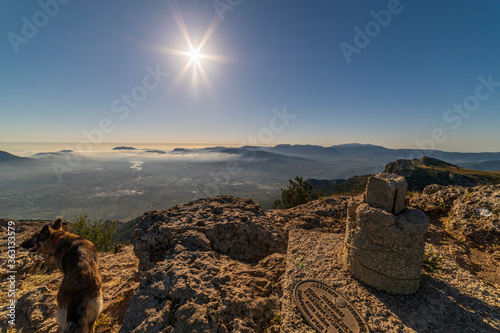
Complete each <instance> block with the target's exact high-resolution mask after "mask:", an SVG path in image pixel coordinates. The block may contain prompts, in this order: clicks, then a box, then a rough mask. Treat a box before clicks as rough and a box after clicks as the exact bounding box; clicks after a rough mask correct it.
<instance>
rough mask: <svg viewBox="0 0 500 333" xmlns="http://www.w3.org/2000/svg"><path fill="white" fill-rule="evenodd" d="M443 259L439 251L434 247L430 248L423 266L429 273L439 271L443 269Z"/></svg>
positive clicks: (425, 254) (426, 252)
mask: <svg viewBox="0 0 500 333" xmlns="http://www.w3.org/2000/svg"><path fill="white" fill-rule="evenodd" d="M442 261H443V257H442V256H441V255H440V254H439V253H437V252H435V251H434V250H433V249H432V248H430V249H428V250H426V251H425V253H424V262H423V267H422V268H423V269H424V271H426V272H427V273H435V272H438V271H440V270H443V268H442Z"/></svg>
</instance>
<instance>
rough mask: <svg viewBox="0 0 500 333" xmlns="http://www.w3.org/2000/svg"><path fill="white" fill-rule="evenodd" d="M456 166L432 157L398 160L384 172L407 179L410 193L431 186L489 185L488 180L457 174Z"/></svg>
mask: <svg viewBox="0 0 500 333" xmlns="http://www.w3.org/2000/svg"><path fill="white" fill-rule="evenodd" d="M458 169H459V168H458V167H457V166H456V165H453V164H450V163H447V162H444V161H441V160H438V159H436V158H432V157H426V156H424V157H422V158H420V159H416V158H414V159H412V160H397V161H395V162H391V163H388V164H387V165H386V167H385V170H384V172H386V173H394V174H397V175H400V176H403V177H405V179H406V182H407V183H408V190H409V191H417V192H422V190H423V189H424V188H425V187H426V186H428V185H431V184H438V185H444V186H447V185H459V186H464V187H470V186H476V185H480V184H487V183H488V181H487V179H485V178H483V177H477V176H469V175H462V174H459V173H457V172H456V171H458Z"/></svg>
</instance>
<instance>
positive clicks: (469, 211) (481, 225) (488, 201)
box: [410, 185, 500, 248]
mask: <svg viewBox="0 0 500 333" xmlns="http://www.w3.org/2000/svg"><path fill="white" fill-rule="evenodd" d="M410 204H411V205H412V206H414V207H418V208H420V209H422V210H424V211H426V212H427V213H428V214H432V215H434V216H437V217H442V218H443V219H444V222H445V225H444V227H445V228H446V230H448V231H449V232H450V233H451V234H453V235H454V236H455V237H456V238H458V239H460V240H462V241H464V242H466V243H467V244H469V246H473V247H480V248H492V247H498V246H499V245H500V185H490V186H476V187H469V188H466V187H461V186H440V185H430V186H428V187H426V188H425V189H424V192H423V193H422V194H421V195H418V196H416V197H412V198H410Z"/></svg>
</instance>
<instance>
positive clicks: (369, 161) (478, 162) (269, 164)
mask: <svg viewBox="0 0 500 333" xmlns="http://www.w3.org/2000/svg"><path fill="white" fill-rule="evenodd" d="M112 150H114V151H123V152H131V151H136V152H138V153H140V154H145V155H151V154H155V155H167V154H175V155H184V154H193V155H196V154H204V153H218V154H228V155H234V156H235V160H236V161H239V162H240V165H241V166H242V167H244V168H245V170H251V171H254V172H268V173H272V172H281V173H282V175H283V176H287V177H294V175H302V176H304V177H305V178H319V177H332V178H333V177H335V178H344V179H347V178H349V177H352V176H355V175H364V174H375V173H379V172H382V171H383V170H384V168H385V166H386V164H387V163H390V162H393V161H396V160H403V159H407V160H411V159H419V158H422V157H423V156H428V157H432V158H436V159H439V160H443V161H447V162H449V163H451V164H453V165H456V166H459V167H463V168H468V169H476V170H483V171H496V170H500V152H498V153H489V152H486V153H458V152H445V151H440V150H431V151H421V150H417V149H389V148H385V147H382V146H376V145H370V144H357V143H352V144H342V145H334V146H330V147H324V146H318V145H290V144H280V145H276V146H274V147H264V146H243V147H239V148H236V147H224V146H217V147H206V148H189V149H188V148H176V149H173V150H172V151H169V152H167V151H163V150H157V149H138V148H134V147H130V146H118V147H115V148H113V149H112ZM69 153H71V151H59V152H53V153H50V152H48V153H40V154H36V155H34V156H33V157H44V156H46V157H52V158H57V157H58V155H65V154H69ZM167 158H168V157H167ZM194 158H196V156H194ZM26 160H27V159H24V160H23V159H22V158H20V157H18V156H15V155H12V154H9V153H7V152H1V153H0V162H13V161H17V162H18V163H19V162H22V161H26ZM193 161H194V160H193ZM205 163H216V160H215V159H211V160H210V161H205ZM145 167H147V165H145Z"/></svg>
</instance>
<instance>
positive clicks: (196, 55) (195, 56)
mask: <svg viewBox="0 0 500 333" xmlns="http://www.w3.org/2000/svg"><path fill="white" fill-rule="evenodd" d="M188 57H189V60H190V62H192V63H195V64H197V65H198V64H199V63H200V59H201V58H202V55H201V53H200V50H199V49H192V50H191V52H189V53H188Z"/></svg>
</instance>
